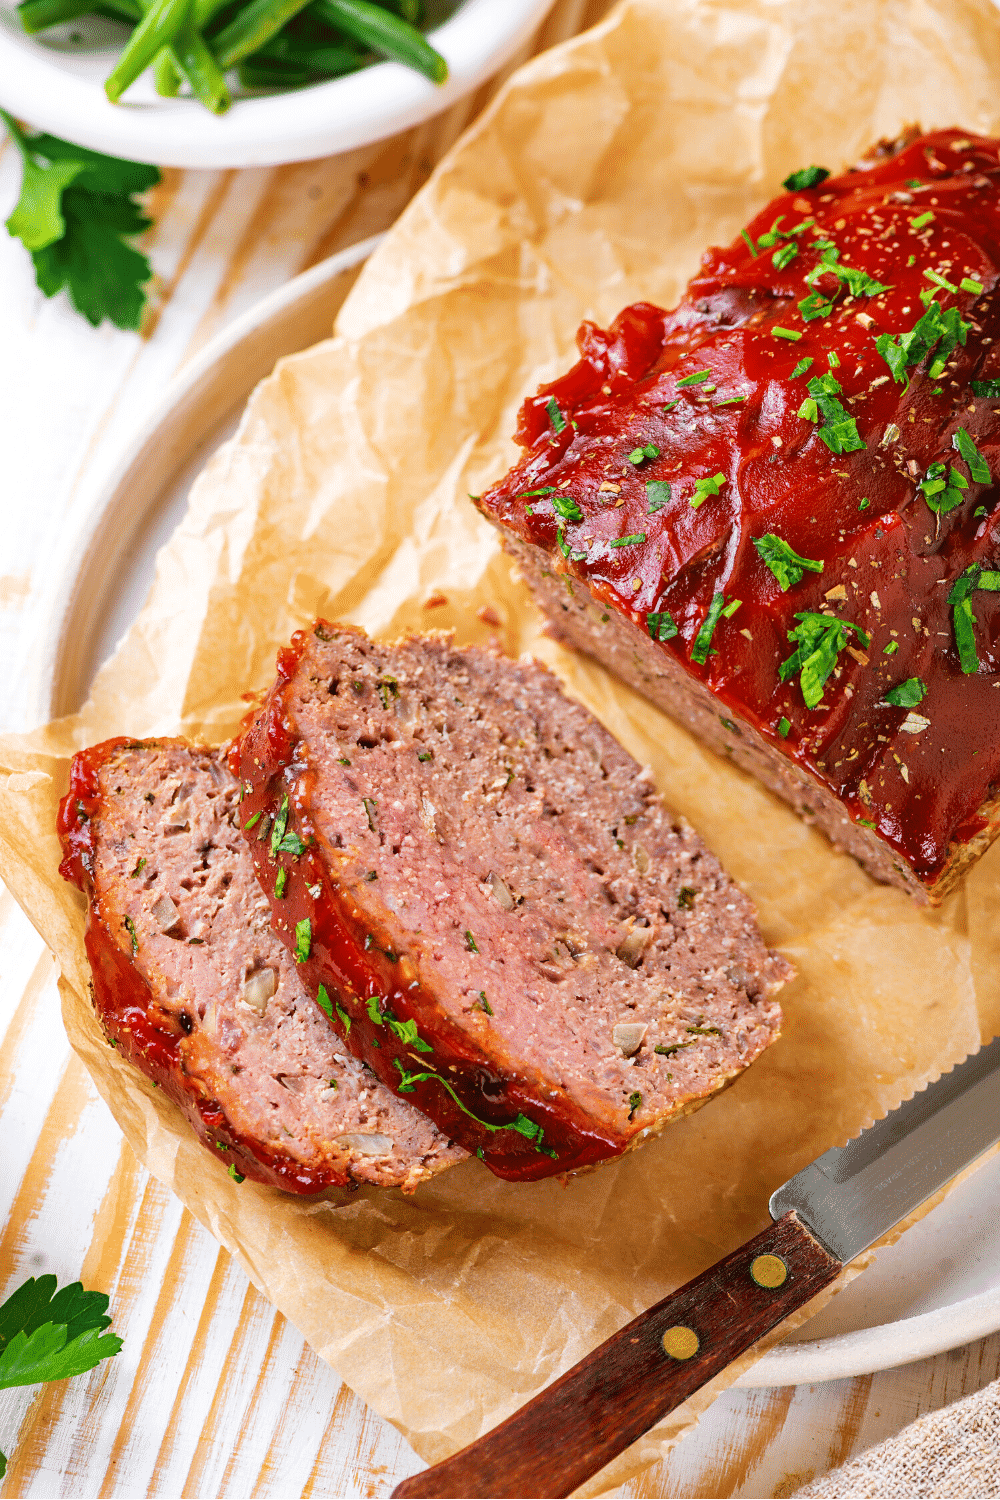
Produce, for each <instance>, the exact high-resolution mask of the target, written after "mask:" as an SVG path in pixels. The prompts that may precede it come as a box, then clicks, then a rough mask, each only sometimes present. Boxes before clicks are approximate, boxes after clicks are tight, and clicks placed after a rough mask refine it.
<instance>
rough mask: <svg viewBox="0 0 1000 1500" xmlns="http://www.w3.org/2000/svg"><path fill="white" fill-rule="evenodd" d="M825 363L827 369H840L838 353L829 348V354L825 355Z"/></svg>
mask: <svg viewBox="0 0 1000 1500" xmlns="http://www.w3.org/2000/svg"><path fill="white" fill-rule="evenodd" d="M826 363H827V368H828V369H830V370H839V369H840V355H839V354H835V353H834V351H833V350H832V349H831V350H830V352H829V354H828V355H827V356H826Z"/></svg>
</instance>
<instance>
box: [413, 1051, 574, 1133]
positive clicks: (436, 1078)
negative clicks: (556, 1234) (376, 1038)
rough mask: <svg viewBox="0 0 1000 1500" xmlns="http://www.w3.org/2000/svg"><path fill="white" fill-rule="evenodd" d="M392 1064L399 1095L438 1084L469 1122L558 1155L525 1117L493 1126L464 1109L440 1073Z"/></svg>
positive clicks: (541, 1131)
mask: <svg viewBox="0 0 1000 1500" xmlns="http://www.w3.org/2000/svg"><path fill="white" fill-rule="evenodd" d="M393 1064H394V1066H395V1067H396V1069H397V1070H398V1072H399V1083H398V1084H397V1085H396V1088H397V1089H398V1091H399V1092H400V1093H401V1094H412V1093H413V1088H414V1085H415V1084H418V1083H425V1082H433V1083H439V1084H440V1085H441V1087H442V1088H443V1089H445V1090H446V1092H447V1093H448V1094H450V1096H451V1098H452V1099H453V1100H454V1101H455V1103H456V1104H457V1105H458V1107H459V1109H460V1110H461V1111H462V1113H463V1114H465V1115H468V1116H469V1119H470V1120H475V1121H476V1123H477V1124H478V1125H481V1126H482V1127H483V1129H484V1130H489V1131H490V1132H491V1133H495V1132H496V1131H498V1130H516V1131H517V1133H518V1134H519V1135H523V1136H524V1137H525V1139H526V1140H529V1141H533V1142H534V1146H535V1150H536V1151H541V1152H542V1154H543V1155H544V1156H551V1157H555V1156H556V1155H557V1154H558V1153H557V1152H556V1151H554V1150H553V1149H552V1147H551V1146H543V1145H542V1140H543V1139H544V1136H545V1131H544V1129H543V1128H542V1126H541V1125H539V1124H537V1123H536V1122H535V1121H534V1120H529V1119H528V1116H527V1115H522V1114H519V1115H518V1116H517V1118H516V1119H515V1120H512V1121H511V1122H510V1124H509V1125H494V1124H492V1123H491V1122H490V1121H489V1120H481V1119H480V1118H479V1116H478V1115H474V1114H473V1113H472V1110H471V1109H468V1108H466V1106H465V1105H464V1104H463V1103H462V1101H461V1099H460V1098H459V1097H458V1095H457V1094H456V1092H455V1090H454V1088H453V1087H452V1085H451V1084H450V1083H449V1082H448V1080H447V1078H443V1077H442V1076H441V1074H440V1073H408V1072H407V1071H406V1069H405V1068H404V1067H403V1064H402V1063H401V1062H400V1060H399V1058H398V1057H394V1058H393Z"/></svg>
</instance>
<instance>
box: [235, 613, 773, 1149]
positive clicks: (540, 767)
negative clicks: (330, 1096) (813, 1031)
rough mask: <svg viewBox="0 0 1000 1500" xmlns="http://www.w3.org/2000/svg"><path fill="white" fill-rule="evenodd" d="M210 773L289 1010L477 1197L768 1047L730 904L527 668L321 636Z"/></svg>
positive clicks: (640, 776) (722, 887)
mask: <svg viewBox="0 0 1000 1500" xmlns="http://www.w3.org/2000/svg"><path fill="white" fill-rule="evenodd" d="M232 755H233V761H234V763H236V764H237V765H238V771H239V775H240V776H241V777H242V779H243V783H244V793H245V796H244V800H243V803H242V818H243V830H244V834H245V836H246V838H247V839H248V840H249V847H250V849H251V850H252V851H253V856H254V860H255V863H256V865H257V870H258V875H259V878H260V880H261V882H262V884H263V887H264V889H265V891H267V893H268V895H269V897H270V900H271V907H272V922H273V925H274V927H275V929H276V931H277V932H279V933H280V934H281V936H282V937H283V938H284V940H285V942H286V943H287V944H288V945H289V947H290V949H291V951H292V953H293V954H294V957H295V959H296V961H297V962H298V964H299V970H300V973H301V975H302V977H303V979H304V981H305V983H306V985H307V987H308V989H309V991H310V993H311V994H315V995H316V996H317V998H318V1000H319V1003H320V1004H321V1005H322V1006H323V1007H324V1009H326V1010H327V1011H328V1013H329V1014H330V1015H331V1016H332V1017H333V1022H334V1025H335V1026H337V1027H338V1028H339V1029H340V1030H341V1031H342V1034H343V1036H344V1040H345V1042H346V1044H347V1045H348V1046H350V1047H351V1049H352V1050H353V1051H354V1053H355V1054H356V1055H357V1056H358V1057H360V1058H362V1059H363V1060H364V1061H365V1062H367V1063H368V1064H369V1065H370V1067H372V1068H373V1069H374V1071H375V1072H376V1073H377V1074H378V1076H379V1077H380V1078H381V1080H382V1082H383V1083H384V1084H385V1085H386V1086H387V1087H389V1088H392V1089H394V1090H395V1091H396V1092H398V1093H399V1094H401V1095H403V1096H404V1097H407V1098H410V1099H412V1100H413V1101H414V1102H415V1103H416V1104H417V1105H418V1107H419V1108H420V1109H421V1110H423V1111H424V1113H425V1114H427V1115H429V1116H430V1117H431V1119H433V1120H434V1121H435V1122H436V1123H437V1125H438V1126H439V1128H440V1129H441V1130H442V1131H443V1132H444V1133H445V1134H446V1135H447V1136H448V1137H449V1138H451V1139H453V1140H456V1141H459V1142H460V1143H461V1144H462V1145H463V1146H465V1147H466V1149H467V1150H469V1151H475V1152H476V1153H477V1154H478V1155H479V1156H480V1157H482V1158H483V1160H484V1161H485V1162H486V1164H487V1166H489V1167H490V1169H491V1170H492V1171H493V1172H495V1173H496V1174H497V1175H498V1176H501V1177H508V1178H521V1179H530V1178H537V1177H544V1176H549V1175H551V1174H553V1173H559V1172H566V1171H569V1170H572V1169H574V1168H577V1167H581V1166H584V1165H586V1164H588V1163H593V1162H597V1161H601V1160H603V1159H605V1158H608V1157H612V1156H615V1155H617V1154H619V1153H620V1152H622V1151H624V1150H626V1149H627V1148H628V1147H630V1146H634V1145H637V1144H638V1143H639V1142H640V1141H642V1140H643V1139H645V1138H646V1137H648V1136H650V1135H652V1134H655V1133H656V1132H658V1131H659V1130H661V1129H662V1128H663V1126H664V1125H665V1124H666V1123H667V1122H668V1121H669V1120H672V1119H674V1118H676V1117H677V1116H678V1115H682V1114H684V1113H686V1112H687V1111H689V1110H691V1109H693V1108H695V1107H696V1106H698V1105H700V1104H702V1103H704V1101H705V1100H706V1099H708V1098H709V1097H710V1096H711V1095H712V1094H714V1093H715V1092H716V1091H717V1090H718V1089H720V1088H722V1087H723V1086H724V1085H725V1084H726V1083H728V1082H729V1081H730V1080H732V1079H733V1078H735V1077H736V1076H737V1075H738V1074H739V1073H740V1072H742V1071H743V1069H744V1068H746V1067H747V1065H748V1064H749V1063H751V1062H752V1061H753V1060H754V1058H755V1057H757V1056H759V1054H760V1053H761V1052H762V1051H763V1050H764V1048H765V1047H766V1046H767V1045H768V1044H769V1043H770V1042H772V1041H773V1040H774V1039H775V1037H776V1036H777V1034H778V1027H779V1024H780V1012H779V1009H778V1005H777V1004H776V1002H775V1001H774V1000H772V999H771V998H770V997H771V994H772V992H773V991H774V990H776V989H777V988H778V987H779V985H780V984H781V983H782V981H783V980H784V979H785V978H786V976H787V975H788V973H789V969H788V966H787V965H786V964H785V962H784V961H783V960H782V959H781V958H779V957H777V956H775V955H774V954H771V953H768V951H767V949H766V948H765V947H764V944H763V942H762V940H761V936H760V933H759V931H758V929H757V924H756V921H755V918H754V913H753V910H752V908H751V905H750V902H749V901H748V900H747V898H746V897H745V896H744V895H743V894H742V893H741V892H740V891H739V890H738V889H737V888H736V887H735V886H734V885H733V883H732V881H731V880H730V879H729V877H728V876H727V875H726V874H725V872H724V871H723V870H722V869H721V868H720V866H719V864H718V862H717V860H715V859H714V858H713V857H712V855H711V854H710V853H709V852H708V850H707V849H706V848H705V846H704V845H703V844H702V842H701V840H700V839H699V838H697V836H696V835H695V834H694V833H693V832H692V831H691V829H690V828H686V827H681V826H678V825H677V824H676V823H675V822H674V821H673V820H672V819H671V818H670V817H669V815H668V814H667V813H666V811H665V810H664V808H663V806H662V804H661V802H660V800H659V798H658V797H657V796H656V794H655V792H654V790H653V788H652V786H651V785H650V782H649V779H648V777H647V775H646V773H644V772H643V771H641V770H640V768H639V766H638V765H637V764H636V763H635V761H634V760H632V758H631V756H629V755H628V754H627V753H626V752H625V751H624V750H623V749H622V747H621V746H620V745H619V744H618V743H617V742H616V741H615V740H614V739H613V738H612V736H611V735H610V734H608V733H607V731H606V730H605V729H603V728H602V726H601V725H600V724H599V723H598V722H597V721H596V720H595V719H594V718H593V717H592V715H591V714H589V713H588V712H587V711H586V710H585V709H584V708H583V707H582V706H581V705H579V704H577V703H573V702H571V701H570V700H569V699H567V698H566V697H565V696H564V695H563V693H562V691H561V690H560V688H559V685H558V683H557V681H556V679H555V678H554V677H553V676H552V675H551V674H550V673H549V672H547V671H546V670H545V669H544V668H542V667H540V666H538V665H536V664H515V663H513V662H511V661H508V660H507V659H505V658H504V657H502V656H501V655H499V654H498V653H496V652H492V651H483V650H477V649H469V650H458V649H456V648H455V647H454V646H453V645H452V644H451V642H450V640H449V638H448V637H446V636H440V635H437V636H424V637H412V638H410V639H408V640H403V641H400V642H398V643H396V644H395V645H380V644H377V643H375V642H374V641H371V640H369V639H368V638H367V636H365V635H364V634H363V632H361V631H358V630H356V629H353V628H351V627H346V626H331V625H328V624H326V623H324V622H322V621H319V622H317V623H316V625H315V626H314V627H313V628H312V629H311V630H308V631H302V632H299V633H298V634H297V635H296V636H295V637H294V639H293V643H292V646H291V648H290V649H287V650H285V651H283V652H282V653H281V654H280V656H279V661H278V677H277V681H276V683H275V685H274V687H273V688H272V690H271V692H270V694H269V696H268V698H267V700H266V701H265V703H264V704H263V705H262V707H261V708H260V709H259V711H257V712H256V714H254V715H253V716H252V717H251V719H250V721H249V723H248V725H247V726H246V728H245V730H244V732H243V735H242V737H241V738H240V740H239V741H237V743H236V744H235V745H234V748H233V752H232Z"/></svg>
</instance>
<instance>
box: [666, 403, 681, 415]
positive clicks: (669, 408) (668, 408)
mask: <svg viewBox="0 0 1000 1500" xmlns="http://www.w3.org/2000/svg"><path fill="white" fill-rule="evenodd" d="M680 404H681V403H680V401H679V400H678V401H668V402H667V404H666V406H664V407H662V408H661V410H662V411H663V412H665V413H669V412H672V411H673V410H674V408H675V407H677V406H680Z"/></svg>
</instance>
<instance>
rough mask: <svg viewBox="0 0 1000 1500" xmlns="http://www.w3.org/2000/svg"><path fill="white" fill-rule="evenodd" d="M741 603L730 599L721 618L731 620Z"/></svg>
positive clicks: (740, 600) (738, 600) (739, 600)
mask: <svg viewBox="0 0 1000 1500" xmlns="http://www.w3.org/2000/svg"><path fill="white" fill-rule="evenodd" d="M742 603H743V600H742V599H730V601H729V603H728V604H727V605H726V607H725V609H724V610H723V611H722V618H723V619H724V620H731V619H732V618H733V615H734V614H735V613H736V611H737V610H738V609H739V608H740V606H741V605H742ZM724 722H728V721H724Z"/></svg>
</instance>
